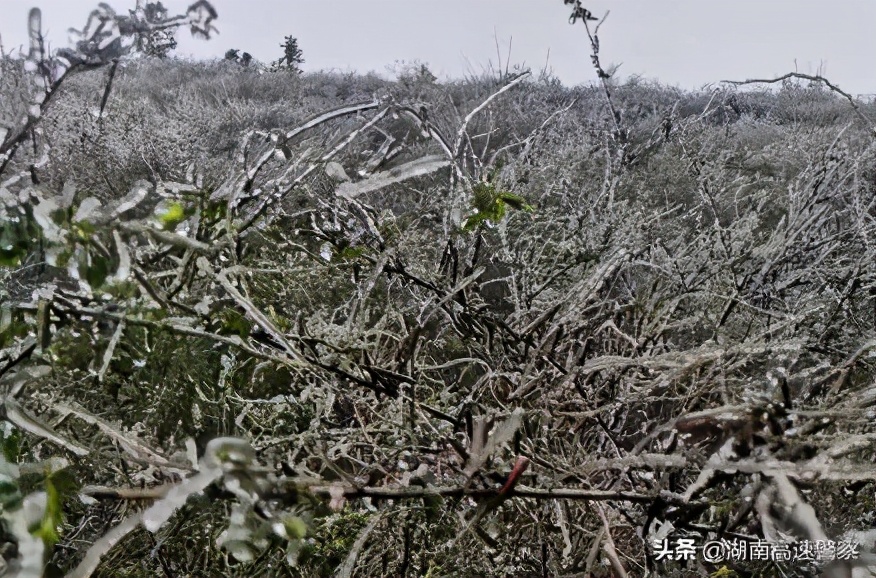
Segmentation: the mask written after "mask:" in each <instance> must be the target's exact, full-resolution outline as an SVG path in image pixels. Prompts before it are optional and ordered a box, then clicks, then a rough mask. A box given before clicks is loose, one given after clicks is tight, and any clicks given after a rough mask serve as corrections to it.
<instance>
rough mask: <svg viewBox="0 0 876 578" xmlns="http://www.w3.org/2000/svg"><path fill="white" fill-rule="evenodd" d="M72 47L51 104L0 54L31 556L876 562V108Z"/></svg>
mask: <svg viewBox="0 0 876 578" xmlns="http://www.w3.org/2000/svg"><path fill="white" fill-rule="evenodd" d="M195 16H198V15H197V14H194V13H192V12H190V13H189V14H188V18H189V20H187V21H186V22H187V25H188V24H192V23H194V24H192V26H194V25H195V24H197V23H199V22H200V23H201V24H203V21H202V20H197V18H196V17H195ZM198 18H202V16H198ZM208 24H209V22H208ZM207 30H208V32H209V26H208V27H207ZM584 39H585V40H586V36H585V37H584ZM95 46H96V45H90V44H87V43H86V44H82V45H81V46H79V47H78V50H79V53H78V54H80V57H81V61H82V64H81V66H79V68H76V66H77V64H76V62H75V61H72V60H71V62H73V64H72V65H71V70H73V71H75V72H76V74H73V73H72V72H71V73H70V74H67V75H66V76H64V77H63V78H61V79H60V80H63V82H60V80H59V81H58V83H57V85H56V86H55V85H52V86H53V88H54V90H53V91H52V92H51V93H50V95H51V96H50V97H48V98H47V97H46V96H45V91H44V87H45V86H46V84H51V82H52V78H49V80H42V79H43V78H45V77H41V76H40V74H41V73H40V72H39V70H41V69H37V72H33V70H34V67H33V66H29V64H30V63H33V62H37V60H34V58H35V57H34V56H33V54H32V55H31V57H30V58H29V59H13V58H8V57H7V58H5V59H4V60H3V61H2V76H0V131H3V129H6V130H5V132H0V140H2V146H0V154H2V156H0V171H2V174H0V222H2V230H0V241H2V246H0V265H2V268H0V279H2V285H0V302H2V306H0V307H2V309H0V383H2V385H3V386H4V388H5V389H4V392H5V397H4V402H3V403H4V414H3V415H4V416H5V420H6V421H5V422H4V423H5V425H4V429H3V430H2V444H0V445H2V449H3V455H4V456H5V458H4V459H3V460H2V468H0V475H2V476H3V479H4V483H3V484H0V496H2V503H3V505H4V514H3V516H4V520H5V521H6V526H5V527H6V536H5V538H4V541H5V542H7V543H8V544H9V545H10V547H8V548H5V549H4V550H3V552H4V554H3V556H4V558H5V559H6V561H7V563H8V564H9V565H10V566H11V567H13V568H18V567H21V568H24V570H21V572H22V573H21V574H20V575H21V576H39V575H41V572H42V570H41V567H42V566H41V565H42V564H43V563H45V564H47V565H48V566H47V567H46V568H47V570H46V575H58V576H60V575H65V574H66V575H69V576H88V575H94V576H106V577H110V576H112V577H145V576H162V575H163V576H204V577H214V576H264V577H271V576H278V577H279V576H331V575H337V576H623V575H629V576H645V575H650V576H702V575H710V574H711V575H715V576H775V575H784V576H810V575H813V573H816V572H817V570H816V569H815V567H819V568H821V567H822V566H823V565H821V564H815V565H806V564H804V563H802V562H800V561H796V562H790V561H769V560H766V561H760V562H749V561H745V562H740V561H727V562H720V563H717V562H716V563H707V562H705V561H704V560H703V559H702V558H701V557H696V558H695V559H692V560H688V561H685V560H677V561H672V560H667V559H665V558H664V559H662V560H658V558H659V556H657V555H656V554H655V547H654V541H655V540H660V539H662V538H664V537H669V538H693V539H694V540H695V542H696V543H697V544H698V545H701V544H703V543H704V542H706V541H707V540H716V539H727V540H733V539H738V540H745V541H754V540H759V539H760V540H769V541H771V542H781V541H788V540H791V539H796V540H813V541H814V540H822V539H825V540H826V539H831V540H837V541H847V542H854V543H860V545H861V546H860V550H859V556H860V559H859V560H858V561H857V562H852V561H840V562H838V563H835V564H834V565H828V566H827V568H826V569H825V570H824V571H825V572H826V574H825V575H828V576H845V575H851V574H845V573H841V572H849V571H851V570H852V569H853V568H854V566H855V565H856V564H857V565H858V566H861V565H866V564H874V560H876V558H874V556H876V554H874V553H873V550H872V543H873V531H874V530H873V528H874V527H876V526H874V525H876V518H874V491H876V487H874V478H876V470H874V467H873V463H874V457H876V456H874V454H876V449H874V443H876V428H874V423H876V420H874V417H876V414H874V412H876V409H874V408H876V385H874V363H873V359H874V356H876V246H874V244H873V243H874V239H876V221H874V218H876V210H874V203H876V170H874V167H876V154H874V153H876V151H874V143H876V140H874V130H873V125H872V124H871V123H870V122H869V121H868V120H867V119H876V110H874V107H873V106H872V105H870V104H867V103H854V105H852V104H850V103H849V101H847V100H846V99H844V98H843V97H842V96H841V95H838V94H837V93H836V92H835V91H833V90H831V89H830V87H829V86H828V85H825V84H824V83H823V82H821V79H820V78H815V79H811V81H810V80H806V79H802V78H799V77H793V76H792V77H789V78H788V79H786V80H785V81H784V82H782V83H778V84H774V85H770V86H749V85H746V86H741V87H738V88H734V87H733V86H731V85H726V86H724V87H723V88H710V89H708V90H706V89H704V90H702V91H693V92H692V91H683V90H680V89H677V88H672V87H668V86H663V85H661V84H659V83H657V82H650V81H644V80H641V79H632V80H626V81H615V80H613V79H611V78H602V80H601V82H600V83H599V84H597V85H594V86H589V87H574V88H570V87H565V86H563V85H562V84H561V83H560V82H559V81H557V80H556V79H555V78H553V77H551V76H550V75H549V74H541V75H538V74H532V73H530V72H529V71H525V70H517V71H515V72H513V73H511V72H507V71H506V72H495V73H488V74H484V75H482V76H478V77H470V78H466V79H461V80H454V81H444V82H438V81H436V80H435V78H434V77H433V76H432V75H431V74H425V73H423V74H419V75H418V74H408V75H404V76H403V77H402V78H400V79H399V80H397V81H388V80H385V79H382V78H380V77H378V76H376V75H359V74H353V73H348V74H344V73H334V72H313V73H304V74H290V73H288V72H286V71H267V72H266V71H265V70H260V69H259V68H258V67H256V66H242V65H240V64H239V63H235V62H230V61H216V62H190V61H185V60H177V59H150V58H141V59H136V60H125V59H121V60H119V59H118V57H114V56H113V54H110V53H108V52H100V51H99V50H98V49H97V48H95ZM597 46H598V43H597ZM101 50H106V49H101ZM89 51H91V52H89ZM120 54H121V53H120ZM86 57H87V58H86ZM89 58H90V60H89ZM68 60H69V59H68ZM598 67H599V65H598V60H597V68H598ZM598 69H599V70H601V68H598ZM423 70H424V71H425V69H423ZM45 74H57V72H48V73H45ZM55 79H56V80H58V79H57V78H55ZM41 80H42V84H41V83H40V81H41ZM35 94H36V95H37V97H38V100H36V105H34V102H35V100H34V99H35V97H34V95H35ZM34 106H36V110H34V108H33V107H34ZM16 139H18V140H17V141H16ZM34 512H36V514H34ZM22 528H24V529H23V530H22ZM28 536H30V538H29V537H28ZM102 537H103V538H104V542H101V541H100V540H101V538H102ZM108 538H114V539H117V540H118V541H117V543H108V542H107V540H108ZM868 544H869V545H870V546H871V548H869V549H868ZM29 552H30V554H28V553H29ZM28 556H30V558H29V557H28ZM34 560H36V562H34ZM29 564H30V565H36V566H38V568H39V569H36V570H34V569H31V570H30V571H31V572H32V573H31V574H26V573H25V571H26V570H27V568H28V565H29ZM855 570H856V571H862V570H863V568H856V569H855ZM818 571H821V570H818ZM856 575H857V574H856ZM861 575H862V576H863V575H867V574H861Z"/></svg>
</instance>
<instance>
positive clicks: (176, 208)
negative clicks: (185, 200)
mask: <svg viewBox="0 0 876 578" xmlns="http://www.w3.org/2000/svg"><path fill="white" fill-rule="evenodd" d="M186 216H187V215H186V210H185V208H184V207H183V206H182V203H178V202H175V201H174V202H171V203H169V204H168V205H167V207H166V208H165V210H164V212H162V213H160V214H159V215H158V219H159V220H160V221H161V226H162V227H163V228H164V230H165V231H172V230H174V229H176V226H177V225H179V224H180V223H182V222H183V221H185V219H186Z"/></svg>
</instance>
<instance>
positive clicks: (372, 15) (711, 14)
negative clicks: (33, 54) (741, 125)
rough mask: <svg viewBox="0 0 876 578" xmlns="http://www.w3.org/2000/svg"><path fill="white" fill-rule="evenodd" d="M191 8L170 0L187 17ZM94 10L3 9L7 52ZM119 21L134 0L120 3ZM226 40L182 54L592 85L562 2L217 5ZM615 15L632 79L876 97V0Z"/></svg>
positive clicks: (74, 0)
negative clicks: (288, 51)
mask: <svg viewBox="0 0 876 578" xmlns="http://www.w3.org/2000/svg"><path fill="white" fill-rule="evenodd" d="M190 3H191V0H188V1H186V0H164V5H165V6H167V7H168V8H170V9H171V11H172V12H174V13H176V12H182V11H184V10H185V7H186V6H187V5H188V4H190ZM96 4H97V2H96V1H94V0H0V15H2V18H0V35H2V40H3V45H4V47H5V48H6V50H9V49H10V48H13V47H16V46H19V45H23V44H26V39H27V33H26V22H27V12H28V10H29V9H30V7H31V6H33V5H37V6H39V7H40V8H42V10H43V23H44V28H46V29H47V31H48V34H47V36H48V38H49V39H50V41H51V42H52V43H53V45H55V46H62V45H66V41H67V33H66V31H67V29H68V28H70V27H71V26H73V27H77V28H81V27H82V25H83V24H84V23H85V20H86V17H87V15H88V13H89V11H90V10H91V9H92V8H94V7H95V6H96ZM108 4H110V5H111V6H113V7H114V8H115V9H116V10H119V11H121V10H125V9H129V8H131V7H133V5H134V0H128V1H124V0H108ZM213 4H214V6H215V7H216V9H217V11H218V12H219V19H218V21H217V23H216V25H217V27H218V28H219V31H220V34H219V36H217V37H216V38H215V39H213V40H210V41H203V40H194V39H192V38H191V37H190V36H189V34H188V32H180V34H179V40H180V46H179V49H178V53H179V54H184V55H193V56H195V57H198V58H205V57H206V58H209V57H217V56H222V54H224V52H225V51H226V50H228V49H229V48H238V49H240V50H242V51H247V52H250V53H251V54H252V55H253V56H254V57H255V58H257V59H259V60H262V61H268V60H272V59H276V58H277V57H279V56H280V54H281V50H280V48H279V44H280V43H281V42H282V41H283V38H284V36H286V35H292V36H295V37H297V38H298V40H299V46H300V47H301V48H302V50H303V51H304V58H305V60H306V63H305V65H304V69H305V70H318V69H338V70H361V71H369V70H374V71H376V72H378V73H381V74H386V73H387V66H388V65H390V66H391V65H392V64H393V62H394V61H396V60H402V59H403V60H407V61H412V60H415V59H419V60H420V61H423V62H425V63H428V64H429V66H430V68H431V69H432V71H433V72H434V73H435V74H437V75H438V76H439V77H442V78H443V77H447V76H461V75H463V74H465V73H466V72H471V71H474V72H480V71H481V70H482V69H483V68H484V67H485V66H487V65H488V64H489V63H490V62H492V63H494V64H495V63H496V62H497V60H498V56H497V52H496V38H498V40H499V45H500V52H501V58H502V61H503V63H504V62H505V61H506V60H507V59H508V53H509V51H508V42H509V40H511V42H512V44H511V50H510V61H511V63H512V65H513V64H524V63H525V65H527V66H529V67H531V68H532V69H533V70H535V71H537V70H540V69H541V68H542V67H543V66H544V65H545V61H546V59H547V57H548V50H550V58H549V61H548V64H549V66H550V67H551V68H552V69H553V71H554V73H555V74H556V75H557V76H559V77H560V78H561V79H562V80H563V82H565V83H567V84H578V83H581V82H591V81H592V80H593V79H594V73H593V70H592V68H591V66H590V62H589V57H588V46H587V41H586V35H585V33H584V28H583V26H581V24H580V23H578V24H577V25H575V26H570V25H569V24H568V23H567V18H568V15H569V13H570V7H569V6H565V5H563V3H562V2H561V1H560V0H214V1H213ZM584 5H585V6H586V7H587V8H589V9H590V10H591V11H592V12H593V13H594V14H595V15H597V16H602V15H603V14H604V13H605V11H606V10H608V9H610V10H611V14H610V16H609V19H608V21H607V22H606V24H605V26H604V27H603V28H602V30H601V31H600V40H601V44H602V59H603V64H604V65H607V64H609V63H622V66H621V68H620V69H619V73H620V74H621V75H622V76H629V75H634V74H638V75H643V76H644V77H646V78H655V79H658V80H660V81H661V82H664V83H668V84H673V85H679V86H682V87H685V88H692V87H699V86H701V85H703V84H706V83H710V82H716V81H719V80H723V79H743V78H748V77H767V78H772V77H774V76H776V75H779V74H783V73H785V72H789V71H793V70H794V69H795V60H796V69H797V70H798V71H799V72H804V73H813V74H814V73H816V72H817V71H818V70H819V67H821V70H822V71H823V72H824V73H825V74H826V75H827V76H828V78H830V79H831V80H832V81H834V82H835V83H837V84H839V85H840V87H841V88H843V89H845V90H847V91H849V92H851V93H854V94H859V93H862V94H872V93H876V71H874V69H873V55H876V31H874V25H876V1H873V0H832V1H831V2H824V1H820V2H816V1H814V0H770V1H765V0H734V1H733V2H727V1H717V0H593V1H592V2H586V1H585V2H584Z"/></svg>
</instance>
